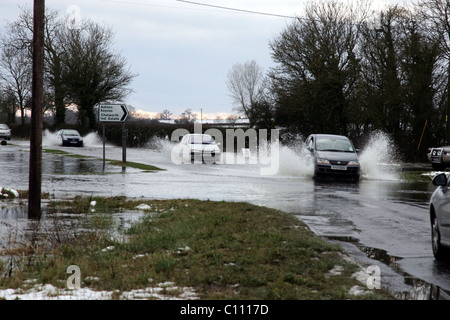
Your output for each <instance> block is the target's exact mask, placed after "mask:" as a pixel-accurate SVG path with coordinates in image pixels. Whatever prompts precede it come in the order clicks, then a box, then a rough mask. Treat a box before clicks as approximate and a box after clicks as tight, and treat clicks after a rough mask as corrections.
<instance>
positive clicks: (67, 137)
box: [56, 129, 83, 147]
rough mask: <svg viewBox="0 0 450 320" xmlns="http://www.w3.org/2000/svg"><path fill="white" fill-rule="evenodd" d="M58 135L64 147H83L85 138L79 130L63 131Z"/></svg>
mask: <svg viewBox="0 0 450 320" xmlns="http://www.w3.org/2000/svg"><path fill="white" fill-rule="evenodd" d="M56 135H57V136H58V137H59V138H60V139H61V145H62V146H75V147H82V146H83V138H82V137H81V136H80V133H79V132H78V131H77V130H73V129H61V130H59V131H58V132H57V133H56Z"/></svg>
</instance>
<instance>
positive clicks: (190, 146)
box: [178, 134, 221, 164]
mask: <svg viewBox="0 0 450 320" xmlns="http://www.w3.org/2000/svg"><path fill="white" fill-rule="evenodd" d="M178 153H179V156H180V157H181V158H182V159H183V160H187V161H189V162H191V163H209V164H213V163H217V162H218V160H219V159H220V156H221V151H220V148H219V145H218V144H217V143H216V141H215V140H214V138H213V137H212V136H210V135H209V134H187V135H185V136H184V137H183V138H182V139H181V141H180V143H179V146H178Z"/></svg>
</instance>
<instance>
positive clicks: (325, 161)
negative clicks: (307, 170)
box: [317, 158, 330, 164]
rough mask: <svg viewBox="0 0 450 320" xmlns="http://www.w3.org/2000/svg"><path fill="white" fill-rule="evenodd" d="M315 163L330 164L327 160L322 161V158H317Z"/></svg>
mask: <svg viewBox="0 0 450 320" xmlns="http://www.w3.org/2000/svg"><path fill="white" fill-rule="evenodd" d="M317 163H318V164H330V161H328V160H327V159H323V158H317Z"/></svg>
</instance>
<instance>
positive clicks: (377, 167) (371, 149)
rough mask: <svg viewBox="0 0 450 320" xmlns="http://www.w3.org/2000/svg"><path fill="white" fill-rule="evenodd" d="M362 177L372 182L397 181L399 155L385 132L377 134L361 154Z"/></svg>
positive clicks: (373, 135)
mask: <svg viewBox="0 0 450 320" xmlns="http://www.w3.org/2000/svg"><path fill="white" fill-rule="evenodd" d="M359 162H360V165H361V175H362V177H363V178H365V179H370V180H397V179H398V174H397V171H396V169H395V166H394V165H395V163H396V162H397V154H396V150H395V146H394V143H393V141H392V139H391V138H390V137H389V136H388V135H387V134H385V133H384V132H375V133H374V134H372V136H371V137H370V139H369V141H368V143H367V144H366V146H365V147H364V149H363V150H362V151H361V152H360V154H359Z"/></svg>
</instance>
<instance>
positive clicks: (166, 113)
mask: <svg viewBox="0 0 450 320" xmlns="http://www.w3.org/2000/svg"><path fill="white" fill-rule="evenodd" d="M171 116H172V112H170V111H169V110H167V109H164V110H163V112H161V113H158V119H159V120H170V117H171Z"/></svg>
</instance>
